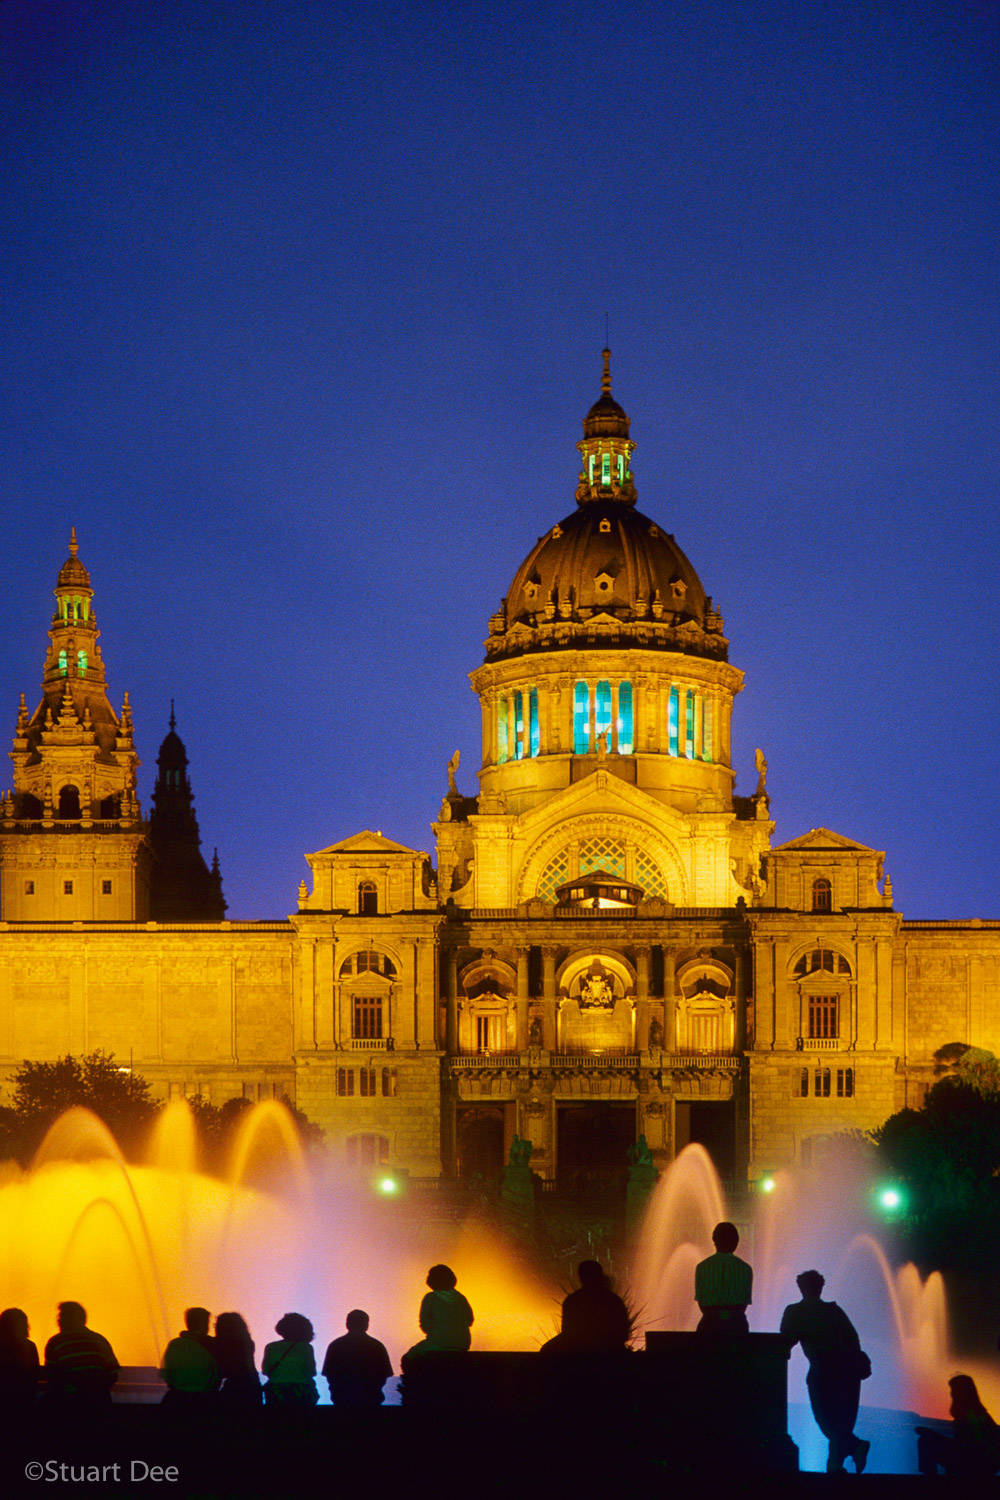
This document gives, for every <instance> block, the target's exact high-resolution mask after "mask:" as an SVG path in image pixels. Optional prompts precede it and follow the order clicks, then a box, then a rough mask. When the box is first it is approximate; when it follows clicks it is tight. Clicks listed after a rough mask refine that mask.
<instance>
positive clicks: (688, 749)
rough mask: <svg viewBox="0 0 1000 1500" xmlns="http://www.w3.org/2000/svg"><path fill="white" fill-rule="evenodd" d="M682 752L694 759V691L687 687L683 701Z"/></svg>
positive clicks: (689, 758)
mask: <svg viewBox="0 0 1000 1500" xmlns="http://www.w3.org/2000/svg"><path fill="white" fill-rule="evenodd" d="M684 754H685V756H686V757H687V759H688V760H694V692H693V690H692V689H691V688H688V690H687V693H686V694H685V702H684Z"/></svg>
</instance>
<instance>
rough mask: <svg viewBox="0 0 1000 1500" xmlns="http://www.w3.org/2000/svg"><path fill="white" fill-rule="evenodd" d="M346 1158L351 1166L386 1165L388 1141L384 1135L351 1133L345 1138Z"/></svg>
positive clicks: (387, 1162) (387, 1160)
mask: <svg viewBox="0 0 1000 1500" xmlns="http://www.w3.org/2000/svg"><path fill="white" fill-rule="evenodd" d="M347 1160H348V1164H349V1165H350V1166H352V1167H374V1166H376V1165H378V1166H380V1167H387V1166H388V1165H389V1142H388V1139H387V1138H386V1136H384V1135H351V1136H348V1138H347Z"/></svg>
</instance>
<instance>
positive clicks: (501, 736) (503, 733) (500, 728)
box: [497, 698, 507, 766]
mask: <svg viewBox="0 0 1000 1500" xmlns="http://www.w3.org/2000/svg"><path fill="white" fill-rule="evenodd" d="M506 759H507V699H506V698H498V699H497V765H498V766H502V765H503V763H504V761H505V760H506Z"/></svg>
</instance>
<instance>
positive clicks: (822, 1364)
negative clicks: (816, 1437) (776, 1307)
mask: <svg viewBox="0 0 1000 1500" xmlns="http://www.w3.org/2000/svg"><path fill="white" fill-rule="evenodd" d="M795 1283H796V1285H797V1287H798V1289H799V1291H800V1292H801V1293H802V1301H801V1302H792V1303H789V1305H788V1307H786V1308H785V1310H784V1312H783V1313H782V1314H781V1328H780V1332H781V1333H783V1334H784V1335H785V1337H786V1338H787V1339H788V1340H789V1341H790V1342H791V1343H792V1345H793V1346H794V1345H795V1344H801V1345H802V1352H803V1354H804V1355H805V1357H806V1359H807V1360H808V1361H809V1374H808V1375H807V1376H806V1389H807V1390H808V1392H809V1404H810V1406H811V1407H812V1411H813V1416H814V1417H815V1418H816V1425H817V1427H818V1428H819V1430H820V1432H821V1433H822V1434H823V1436H824V1437H825V1438H826V1439H827V1441H828V1443H829V1444H830V1451H829V1455H828V1457H827V1460H826V1472H827V1473H828V1474H843V1472H844V1459H845V1458H853V1460H854V1467H855V1469H856V1470H857V1472H858V1473H859V1474H861V1473H863V1472H864V1467H865V1464H866V1463H867V1462H868V1450H869V1448H870V1447H871V1443H869V1442H868V1441H867V1439H865V1438H859V1437H855V1435H854V1424H855V1422H856V1421H857V1419H858V1406H859V1404H860V1401H861V1381H862V1379H863V1378H864V1376H865V1374H866V1373H867V1374H869V1375H870V1374H871V1364H870V1362H869V1359H868V1356H867V1354H864V1353H862V1350H861V1340H860V1339H859V1338H858V1334H857V1330H856V1329H855V1327H854V1324H853V1323H852V1322H851V1320H850V1318H849V1317H848V1316H847V1314H846V1313H845V1312H844V1310H843V1308H841V1307H838V1306H837V1304H836V1302H823V1301H822V1300H821V1294H822V1291H823V1288H824V1286H825V1285H826V1282H825V1281H824V1279H823V1277H822V1276H821V1275H820V1273H819V1272H818V1271H803V1272H802V1275H801V1276H796V1278H795Z"/></svg>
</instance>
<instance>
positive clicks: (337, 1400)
mask: <svg viewBox="0 0 1000 1500" xmlns="http://www.w3.org/2000/svg"><path fill="white" fill-rule="evenodd" d="M368 1322H369V1319H368V1314H367V1313H366V1312H363V1311H362V1310H361V1308H360V1307H358V1308H355V1309H354V1311H353V1312H349V1313H348V1314H347V1332H346V1333H345V1334H343V1335H342V1336H341V1337H340V1338H339V1339H334V1341H333V1343H332V1344H331V1345H330V1347H329V1348H328V1349H327V1351H326V1358H325V1359H324V1361H323V1374H324V1375H325V1377H326V1381H327V1384H328V1385H329V1387H330V1400H331V1401H332V1402H333V1404H334V1406H381V1405H382V1402H383V1401H384V1400H385V1395H384V1393H383V1391H382V1387H383V1386H384V1385H385V1382H386V1381H387V1380H388V1379H389V1376H390V1375H391V1374H392V1360H391V1359H390V1358H389V1354H388V1351H387V1350H386V1347H385V1345H384V1344H380V1343H379V1341H378V1339H373V1338H371V1337H369V1334H368Z"/></svg>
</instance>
